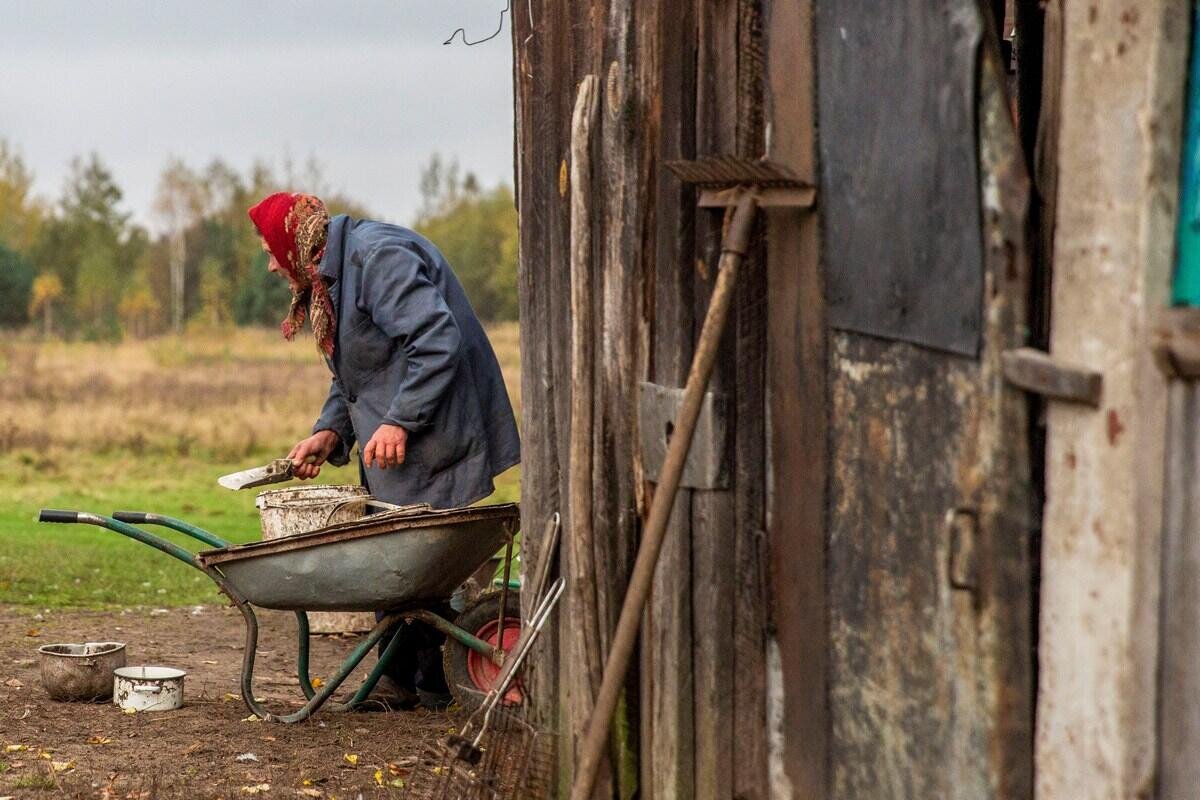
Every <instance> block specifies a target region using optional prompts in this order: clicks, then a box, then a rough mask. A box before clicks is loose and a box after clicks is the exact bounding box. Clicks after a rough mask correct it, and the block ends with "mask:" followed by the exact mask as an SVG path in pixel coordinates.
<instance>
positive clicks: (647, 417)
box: [638, 382, 729, 489]
mask: <svg viewBox="0 0 1200 800" xmlns="http://www.w3.org/2000/svg"><path fill="white" fill-rule="evenodd" d="M682 401H683V389H676V388H674V387H670V386H659V385H658V384H656V383H647V382H642V383H639V384H638V429H639V431H640V434H641V435H640V439H641V442H640V444H641V450H642V468H643V469H645V471H646V477H647V478H648V479H649V480H652V481H657V480H658V477H659V474H660V473H661V472H662V466H663V459H664V458H666V455H667V443H668V442H669V441H670V440H671V434H672V433H674V428H675V418H676V417H677V416H678V414H679V406H680V403H682ZM725 409H726V402H725V397H724V395H720V394H715V393H713V392H707V393H706V394H705V395H704V402H703V403H702V404H701V406H700V417H699V419H697V420H696V433H695V436H693V437H692V448H691V450H690V451H689V452H688V458H687V462H686V463H685V464H684V467H683V477H682V478H681V479H680V481H679V485H680V486H682V487H685V488H688V489H727V488H729V475H728V470H727V469H726V468H725V418H726V412H725Z"/></svg>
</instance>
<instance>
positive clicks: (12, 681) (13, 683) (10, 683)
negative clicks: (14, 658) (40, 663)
mask: <svg viewBox="0 0 1200 800" xmlns="http://www.w3.org/2000/svg"><path fill="white" fill-rule="evenodd" d="M4 685H5V686H7V687H8V688H10V689H23V688H25V684H23V683H21V682H20V681H19V680H17V679H16V678H9V679H8V680H6V681H5V682H4Z"/></svg>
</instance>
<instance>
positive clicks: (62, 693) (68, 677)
mask: <svg viewBox="0 0 1200 800" xmlns="http://www.w3.org/2000/svg"><path fill="white" fill-rule="evenodd" d="M38 654H39V655H40V656H41V661H42V664H41V666H42V686H43V687H45V689H46V693H47V694H49V695H50V697H51V698H52V699H54V700H84V701H87V700H107V699H108V698H109V697H112V691H113V681H112V674H113V670H114V669H117V668H118V667H123V666H125V644H124V643H123V642H87V643H85V644H46V645H42V646H41V647H39V648H38Z"/></svg>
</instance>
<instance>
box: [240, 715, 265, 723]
mask: <svg viewBox="0 0 1200 800" xmlns="http://www.w3.org/2000/svg"><path fill="white" fill-rule="evenodd" d="M242 722H262V717H260V716H259V715H258V714H251V715H250V716H248V717H243V718H242Z"/></svg>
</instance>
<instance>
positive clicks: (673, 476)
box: [571, 191, 758, 800]
mask: <svg viewBox="0 0 1200 800" xmlns="http://www.w3.org/2000/svg"><path fill="white" fill-rule="evenodd" d="M757 208H758V199H757V197H756V196H755V195H754V193H753V192H752V191H746V192H744V193H743V194H742V195H741V196H740V197H739V198H738V201H737V205H736V206H735V207H734V211H733V216H732V218H731V220H730V223H729V230H728V233H727V234H726V235H725V240H724V242H723V243H722V250H721V264H720V271H719V273H718V275H717V285H716V287H715V288H714V289H713V295H712V300H711V301H710V302H709V305H708V313H707V314H705V317H704V327H703V328H701V331H700V340H699V342H698V344H697V346H696V354H695V356H693V358H692V367H691V371H690V372H689V373H688V379H687V387H686V388H685V389H684V391H683V403H682V404H681V405H680V408H679V415H678V417H677V418H676V420H675V432H674V433H673V434H672V435H671V441H670V443H669V444H668V445H667V455H666V458H665V459H664V460H663V468H662V475H661V476H660V478H659V483H658V487H657V488H656V490H655V492H654V501H653V502H652V503H651V505H650V517H649V519H648V520H647V522H646V529H645V531H644V532H643V535H642V545H641V547H640V548H639V549H638V554H637V560H636V561H635V562H634V565H633V574H632V575H631V576H630V579H629V589H628V591H627V592H626V594H625V601H624V603H623V604H622V606H621V616H620V618H619V619H618V621H617V629H616V631H615V632H614V633H613V640H612V649H611V650H610V651H609V654H608V662H607V663H606V664H605V666H604V677H603V679H602V680H601V682H600V691H599V693H598V694H597V695H596V705H595V706H594V707H593V708H592V714H591V716H590V717H589V718H588V725H587V731H586V733H585V734H584V738H583V744H582V746H581V747H580V749H579V768H578V770H577V771H576V773H575V783H574V785H573V786H572V787H571V800H590V798H591V796H592V790H593V788H594V787H595V784H596V775H597V773H598V772H599V771H600V763H601V761H602V760H603V756H604V749H605V745H606V744H607V741H608V729H609V726H610V725H611V724H612V716H613V712H614V711H615V710H616V707H617V701H618V700H619V699H620V695H621V686H622V684H623V683H624V682H625V673H626V672H627V671H628V670H629V662H630V660H631V658H632V657H633V648H634V645H635V644H636V643H637V636H638V629H639V628H640V627H641V624H642V609H643V608H644V607H645V605H646V600H647V599H648V598H649V597H650V589H651V586H652V585H653V582H654V568H655V566H656V565H657V564H658V556H659V553H660V552H661V551H662V545H663V539H664V538H665V537H666V533H667V521H668V520H669V519H670V516H671V509H672V507H673V506H674V505H675V495H676V493H677V492H678V490H679V481H680V478H681V477H682V476H683V467H684V465H685V464H686V462H687V457H688V452H689V451H690V450H691V447H692V435H693V434H694V433H695V431H696V420H697V419H698V418H699V416H700V406H701V404H702V402H703V400H704V392H705V390H706V389H707V388H708V380H709V378H711V377H712V371H713V365H714V364H715V363H716V359H717V349H718V346H719V345H720V342H721V334H722V333H723V332H724V330H725V321H726V319H727V318H728V316H729V306H730V304H731V303H732V300H733V288H734V283H735V282H736V280H737V272H738V267H739V266H741V263H742V259H743V258H744V257H745V254H746V247H747V245H748V243H749V240H750V231H751V228H752V227H753V225H754V215H755V211H756V210H757Z"/></svg>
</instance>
